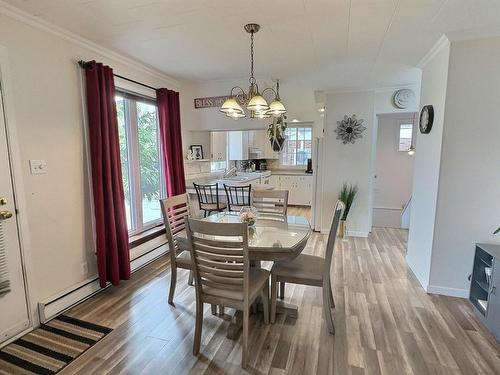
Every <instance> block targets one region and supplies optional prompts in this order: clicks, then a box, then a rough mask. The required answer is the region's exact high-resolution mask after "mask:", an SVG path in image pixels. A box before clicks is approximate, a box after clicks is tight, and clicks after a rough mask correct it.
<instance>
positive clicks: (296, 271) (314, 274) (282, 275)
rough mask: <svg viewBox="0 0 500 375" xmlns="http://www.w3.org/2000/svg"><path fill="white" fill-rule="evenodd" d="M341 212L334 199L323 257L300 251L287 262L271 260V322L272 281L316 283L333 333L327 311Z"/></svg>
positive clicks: (273, 308) (273, 313) (273, 306)
mask: <svg viewBox="0 0 500 375" xmlns="http://www.w3.org/2000/svg"><path fill="white" fill-rule="evenodd" d="M343 212H344V203H342V202H341V201H337V204H336V205H335V210H334V215H333V221H332V226H331V228H330V234H329V236H328V242H327V244H326V256H325V258H322V257H318V256H314V255H307V254H300V255H299V256H297V257H296V258H295V259H294V260H292V261H290V262H275V263H274V265H273V267H272V269H271V323H274V322H275V319H276V284H277V283H278V282H281V281H284V282H287V283H293V284H302V285H309V286H318V287H322V288H323V312H324V314H325V319H326V325H327V327H328V330H329V331H330V333H331V334H332V335H333V334H335V327H334V325H333V318H332V311H331V310H332V309H333V308H334V307H335V303H334V301H333V293H332V285H331V277H330V269H331V266H332V262H333V251H334V247H335V238H336V236H337V230H338V227H339V222H340V218H341V217H342V213H343Z"/></svg>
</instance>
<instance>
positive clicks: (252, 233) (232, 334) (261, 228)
mask: <svg viewBox="0 0 500 375" xmlns="http://www.w3.org/2000/svg"><path fill="white" fill-rule="evenodd" d="M202 220H203V221H209V222H215V223H239V222H240V218H239V213H237V212H219V213H216V214H213V215H211V216H208V217H206V218H203V219H202ZM310 235H311V226H310V224H309V221H308V220H307V218H305V217H302V216H293V215H287V216H283V215H271V214H259V215H258V219H257V221H256V222H255V224H254V225H253V226H249V227H248V252H249V254H248V255H249V258H250V260H251V261H252V266H253V267H260V261H273V262H279V261H290V260H293V259H294V258H295V257H297V256H298V255H299V254H300V253H301V252H302V250H304V248H305V247H306V244H307V240H308V239H309V236H310ZM277 302H278V303H277V306H276V312H277V313H278V314H280V313H282V314H283V313H286V314H288V315H289V316H291V317H295V318H296V317H297V315H298V307H297V306H294V305H291V304H288V303H286V302H284V301H277ZM261 307H262V306H259V309H260V308H261ZM241 318H242V314H241V312H238V311H237V312H236V314H235V315H234V317H233V320H232V322H231V324H230V325H229V328H228V332H227V337H228V338H230V339H236V338H237V337H238V332H239V330H240V328H241V325H242V319H241Z"/></svg>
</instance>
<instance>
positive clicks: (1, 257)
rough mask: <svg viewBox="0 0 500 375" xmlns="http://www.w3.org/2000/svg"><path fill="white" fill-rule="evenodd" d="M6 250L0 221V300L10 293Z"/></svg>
mask: <svg viewBox="0 0 500 375" xmlns="http://www.w3.org/2000/svg"><path fill="white" fill-rule="evenodd" d="M6 252H7V249H6V246H5V239H4V234H3V227H2V222H1V221H0V298H1V297H3V296H5V295H6V294H7V293H9V292H10V281H9V273H8V269H7V254H6Z"/></svg>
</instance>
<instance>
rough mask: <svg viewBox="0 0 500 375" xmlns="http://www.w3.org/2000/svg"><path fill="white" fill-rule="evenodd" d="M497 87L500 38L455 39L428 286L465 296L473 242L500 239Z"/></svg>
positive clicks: (499, 96) (499, 100) (499, 81)
mask: <svg viewBox="0 0 500 375" xmlns="http://www.w3.org/2000/svg"><path fill="white" fill-rule="evenodd" d="M499 88H500V38H491V39H481V40H472V41H462V42H453V43H452V44H451V52H450V63H449V71H448V90H447V96H446V112H445V124H444V133H443V144H442V157H441V168H440V176H439V193H438V199H437V211H436V221H435V228H434V244H433V252H432V262H431V275H430V285H429V291H434V292H439V293H445V294H450V295H459V296H463V297H465V296H467V295H468V289H469V281H468V280H467V276H468V275H469V274H470V273H471V270H472V261H473V256H474V250H475V248H474V244H475V243H477V242H489V243H491V242H497V243H499V242H500V238H499V237H494V236H493V235H492V232H493V231H494V230H495V229H496V228H498V227H499V226H500V172H499V166H500V126H499V119H500V105H499V103H500V89H499ZM433 131H434V129H433ZM431 134H432V133H431ZM418 147H419V145H418V146H417V152H419V148H418ZM412 225H413V224H412Z"/></svg>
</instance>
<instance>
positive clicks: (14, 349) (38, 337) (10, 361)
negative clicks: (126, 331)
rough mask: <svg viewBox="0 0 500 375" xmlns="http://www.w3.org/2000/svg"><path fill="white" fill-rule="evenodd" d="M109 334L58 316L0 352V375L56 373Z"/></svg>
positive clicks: (79, 321)
mask: <svg viewBox="0 0 500 375" xmlns="http://www.w3.org/2000/svg"><path fill="white" fill-rule="evenodd" d="M111 331H112V329H111V328H107V327H103V326H99V325H97V324H93V323H89V322H85V321H83V320H79V319H75V318H72V317H70V316H67V315H60V316H58V317H56V318H54V319H52V320H51V321H49V322H48V323H46V324H42V325H41V326H40V327H38V328H37V329H35V330H33V331H32V332H30V333H28V334H26V335H24V336H23V337H21V338H20V339H18V340H16V341H14V342H12V343H10V344H9V345H7V346H5V347H4V348H2V349H1V350H0V374H2V375H3V374H9V375H10V374H13V375H18V374H19V375H21V374H22V375H29V374H40V375H45V374H47V375H48V374H56V373H58V372H59V371H60V370H61V369H63V368H64V367H65V366H67V365H68V364H69V363H70V362H72V361H73V360H75V358H77V357H78V356H79V355H80V354H82V353H83V352H85V351H86V350H87V349H89V348H90V347H92V346H93V345H95V344H96V343H97V342H98V341H99V340H101V339H102V338H103V337H104V336H106V335H107V334H108V333H110V332H111Z"/></svg>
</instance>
